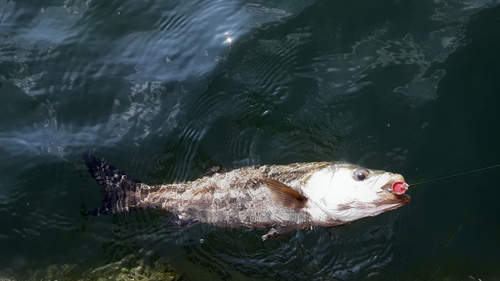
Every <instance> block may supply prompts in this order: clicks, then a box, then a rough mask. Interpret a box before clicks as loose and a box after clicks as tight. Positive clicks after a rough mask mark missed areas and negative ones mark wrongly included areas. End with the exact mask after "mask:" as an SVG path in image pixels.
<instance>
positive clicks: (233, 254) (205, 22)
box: [0, 0, 500, 280]
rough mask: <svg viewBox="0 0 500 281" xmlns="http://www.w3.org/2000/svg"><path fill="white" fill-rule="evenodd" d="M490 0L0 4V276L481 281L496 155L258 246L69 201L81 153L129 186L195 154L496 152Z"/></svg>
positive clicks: (232, 159) (409, 156)
mask: <svg viewBox="0 0 500 281" xmlns="http://www.w3.org/2000/svg"><path fill="white" fill-rule="evenodd" d="M498 3H499V2H498V1H480V0H476V1H458V0H457V1H378V2H373V1H312V0H311V1H303V0H301V1H290V0H288V1H251V2H249V1H142V2H140V3H139V2H137V1H105V2H102V1H78V0H75V1H3V2H2V3H0V152H1V155H2V159H3V161H1V162H0V173H1V175H0V222H1V224H0V249H2V251H1V252H2V255H0V277H1V278H6V279H7V280H9V279H12V280H28V279H30V278H31V279H32V280H35V279H36V280H39V279H42V278H45V279H55V278H56V277H57V278H58V279H62V280H79V279H81V278H83V279H89V280H92V279H97V278H98V277H99V276H109V275H112V276H115V275H116V274H117V273H116V270H114V268H118V271H119V270H122V269H120V268H124V269H123V270H134V271H133V272H134V274H136V275H137V276H139V275H141V276H142V275H146V276H153V275H154V274H157V273H159V272H163V273H165V272H167V273H169V272H172V271H173V272H175V273H176V274H180V275H182V278H183V279H185V280H201V279H204V280H290V279H292V280H366V279H368V280H445V279H446V280H479V279H481V280H496V279H499V278H500V269H499V268H500V256H499V255H498V252H499V251H500V240H499V239H500V227H499V225H500V224H499V218H498V215H497V214H498V213H499V212H500V208H499V207H498V206H499V205H498V199H499V197H500V195H499V192H498V189H499V188H498V187H499V184H498V182H497V181H496V177H495V175H496V174H497V173H498V170H487V171H483V172H478V173H473V174H467V175H463V176H461V177H455V178H449V179H446V180H442V181H434V182H429V183H427V184H423V185H419V186H415V187H414V188H412V187H410V191H409V193H410V195H411V196H412V198H413V201H412V202H411V203H410V204H409V205H407V206H405V207H403V208H400V209H397V210H395V211H391V212H388V213H385V214H382V215H380V216H378V217H374V218H367V219H363V220H359V221H357V222H354V223H351V224H349V225H345V226H341V227H336V228H331V229H324V228H319V227H318V228H313V229H312V230H300V231H296V232H293V233H292V234H291V235H288V236H286V237H284V238H281V239H277V240H272V241H265V242H262V241H261V240H260V236H261V235H262V234H264V233H265V232H266V231H265V230H251V229H221V228H216V227H212V226H208V225H197V226H194V227H191V228H187V229H168V228H163V227H162V226H161V225H162V223H164V222H165V220H166V219H167V218H168V215H166V214H161V213H157V212H152V211H136V212H133V213H129V214H120V215H114V216H105V217H97V218H93V217H82V216H81V215H80V214H81V212H82V211H86V210H90V209H93V208H95V207H96V206H98V205H99V202H100V200H101V194H100V191H99V188H98V186H97V185H96V184H95V182H94V181H93V179H92V178H91V177H90V175H88V173H87V171H86V168H85V166H84V163H83V161H82V159H81V157H80V155H81V153H82V152H84V151H91V153H93V154H94V155H96V156H97V157H102V158H104V159H106V160H107V161H109V162H110V163H112V164H113V165H115V166H117V167H119V168H120V169H122V170H124V171H127V172H128V173H129V174H131V175H133V176H135V177H137V178H139V179H142V180H143V181H145V182H148V183H164V182H173V181H183V180H192V179H196V178H197V177H199V176H201V175H203V174H204V173H205V172H206V171H207V170H208V169H210V168H211V167H212V166H215V165H221V166H225V167H241V166H246V165H259V164H286V163H292V162H303V161H335V160H342V161H349V162H353V163H356V164H360V165H364V166H367V167H370V168H377V169H386V170H389V171H395V172H400V173H402V174H403V175H405V177H406V179H407V180H408V181H409V182H410V183H412V182H418V181H422V180H428V179H433V178H437V177H441V176H446V175H450V174H455V173H460V172H464V171H469V170H473V169H476V168H481V167H487V166H490V165H496V164H498V163H499V162H498V159H500V157H499V156H500V150H499V149H498V139H499V130H498V129H497V127H498V125H497V123H498V120H499V118H500V111H499V110H498V105H500V96H499V93H500V82H498V81H499V80H498V77H499V76H500V53H499V52H498V50H500V37H498V34H500V8H499V7H498ZM125 268H127V269H125ZM167 273H165V274H167ZM132 275H133V274H132V273H130V276H132ZM158 276H159V275H157V276H156V277H155V276H153V277H155V278H160V277H158ZM153 277H152V278H153Z"/></svg>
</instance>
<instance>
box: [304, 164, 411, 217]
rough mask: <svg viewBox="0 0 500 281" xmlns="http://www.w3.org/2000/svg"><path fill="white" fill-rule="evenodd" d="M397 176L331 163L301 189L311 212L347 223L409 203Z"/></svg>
mask: <svg viewBox="0 0 500 281" xmlns="http://www.w3.org/2000/svg"><path fill="white" fill-rule="evenodd" d="M407 189H408V184H407V183H406V182H405V180H404V177H403V176H402V175H400V174H396V173H391V172H386V171H382V170H372V169H367V168H363V167H360V166H357V165H353V164H349V163H334V164H332V165H328V166H326V167H324V168H322V169H319V170H318V171H315V172H313V173H312V174H311V175H310V177H309V178H308V179H307V181H306V182H305V184H304V185H303V186H302V192H303V193H304V195H305V196H307V198H308V199H309V201H310V202H311V206H313V207H312V209H314V208H315V207H316V210H313V212H318V213H323V214H326V215H327V216H328V217H329V218H330V219H333V220H338V221H340V222H349V221H353V220H356V219H360V218H363V217H369V216H376V215H378V214H380V213H382V212H385V211H389V210H393V209H396V208H398V207H401V206H403V205H405V204H407V203H408V202H410V196H408V195H406V194H405V192H406V190H407Z"/></svg>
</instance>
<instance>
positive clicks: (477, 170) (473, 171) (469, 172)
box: [409, 164, 500, 186]
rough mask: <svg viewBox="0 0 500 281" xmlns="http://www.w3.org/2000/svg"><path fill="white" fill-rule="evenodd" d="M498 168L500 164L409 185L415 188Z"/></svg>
mask: <svg viewBox="0 0 500 281" xmlns="http://www.w3.org/2000/svg"><path fill="white" fill-rule="evenodd" d="M497 167H500V164H496V165H493V166H488V167H484V168H479V169H475V170H471V171H467V172H462V173H458V174H453V175H448V176H444V177H439V178H435V179H431V180H426V181H420V182H417V183H411V184H409V185H410V186H415V185H418V184H423V183H428V182H432V181H438V180H443V179H447V178H453V177H458V176H461V175H465V174H471V173H475V172H479V171H484V170H489V169H493V168H497Z"/></svg>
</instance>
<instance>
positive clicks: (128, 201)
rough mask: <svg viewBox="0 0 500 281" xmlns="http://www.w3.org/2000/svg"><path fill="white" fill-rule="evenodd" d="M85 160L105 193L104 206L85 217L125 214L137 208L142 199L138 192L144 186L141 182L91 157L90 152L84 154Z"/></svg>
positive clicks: (86, 214)
mask: <svg viewBox="0 0 500 281" xmlns="http://www.w3.org/2000/svg"><path fill="white" fill-rule="evenodd" d="M83 159H84V160H85V164H86V165H87V167H88V170H89V172H90V174H91V175H92V177H93V178H94V179H95V180H96V181H97V183H98V184H99V185H101V186H103V189H104V192H105V194H104V198H103V199H102V205H101V206H100V207H99V208H97V209H95V210H93V211H90V212H87V213H84V214H83V215H85V216H88V215H91V216H100V215H107V214H116V213H124V212H128V211H130V210H133V209H135V208H136V207H137V203H138V202H139V201H140V198H138V196H137V192H136V191H137V189H139V188H140V187H141V185H142V182H141V181H140V180H138V179H135V178H133V177H131V176H129V175H127V174H125V173H124V172H122V171H120V170H118V169H116V168H115V167H113V166H111V165H109V164H108V163H106V162H104V161H101V160H100V159H99V158H97V157H94V156H92V155H90V153H89V152H85V153H83Z"/></svg>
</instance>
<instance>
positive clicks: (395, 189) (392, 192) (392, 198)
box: [378, 174, 411, 205]
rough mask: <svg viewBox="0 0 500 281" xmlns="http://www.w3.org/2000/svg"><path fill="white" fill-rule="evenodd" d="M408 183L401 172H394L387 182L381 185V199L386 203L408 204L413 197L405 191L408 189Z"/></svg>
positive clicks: (379, 193)
mask: <svg viewBox="0 0 500 281" xmlns="http://www.w3.org/2000/svg"><path fill="white" fill-rule="evenodd" d="M408 186H409V185H408V184H407V183H406V182H405V179H404V177H403V176H402V175H400V174H393V175H392V176H391V177H390V178H389V180H388V181H387V183H386V184H384V185H383V186H382V187H381V190H380V191H379V192H378V195H379V197H381V199H382V200H381V201H383V202H384V204H401V205H404V204H407V203H409V202H410V201H411V197H410V196H409V195H408V194H405V192H406V191H407V190H408Z"/></svg>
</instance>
